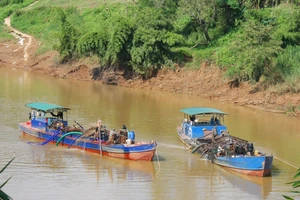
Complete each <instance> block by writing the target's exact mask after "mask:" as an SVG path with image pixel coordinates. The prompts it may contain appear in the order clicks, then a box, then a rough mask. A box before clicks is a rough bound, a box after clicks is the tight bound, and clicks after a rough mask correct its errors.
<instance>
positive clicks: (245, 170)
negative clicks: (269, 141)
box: [212, 156, 273, 177]
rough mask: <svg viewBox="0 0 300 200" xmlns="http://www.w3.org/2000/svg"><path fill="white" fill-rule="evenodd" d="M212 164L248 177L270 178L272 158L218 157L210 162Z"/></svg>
mask: <svg viewBox="0 0 300 200" xmlns="http://www.w3.org/2000/svg"><path fill="white" fill-rule="evenodd" d="M212 162H213V163H215V164H217V165H219V166H222V167H224V168H225V169H227V170H228V171H233V172H238V173H241V174H246V175H250V176H259V177H265V176H271V169H272V163H273V156H240V157H238V156H237V157H227V156H224V157H223V156H220V157H217V158H214V159H213V160H212Z"/></svg>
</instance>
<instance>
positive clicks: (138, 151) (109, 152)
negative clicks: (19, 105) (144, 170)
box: [19, 123, 157, 161]
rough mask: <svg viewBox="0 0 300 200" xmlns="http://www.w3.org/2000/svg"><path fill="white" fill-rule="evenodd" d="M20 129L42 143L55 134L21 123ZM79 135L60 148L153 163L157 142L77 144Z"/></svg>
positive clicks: (72, 136)
mask: <svg viewBox="0 0 300 200" xmlns="http://www.w3.org/2000/svg"><path fill="white" fill-rule="evenodd" d="M19 129H20V131H21V132H22V133H23V135H24V136H30V137H34V138H37V139H39V140H42V141H46V140H48V139H49V138H51V137H52V136H53V134H54V132H46V131H42V130H39V129H36V128H32V127H31V125H30V124H26V123H20V124H19ZM64 134H65V133H61V134H58V135H57V136H55V137H54V138H53V140H51V142H50V143H56V142H57V141H58V140H59V139H60V138H61V137H62V136H63V135H64ZM76 136H77V135H70V136H66V137H64V138H63V139H62V140H61V142H60V143H59V145H60V146H69V145H71V144H72V146H71V148H78V149H81V150H85V151H88V152H93V153H98V154H102V155H105V156H110V157H115V158H122V159H129V160H144V161H152V160H153V157H154V154H155V151H156V146H157V145H156V143H155V142H148V143H146V142H135V144H130V145H126V144H108V143H107V142H106V141H102V142H101V143H99V141H92V140H90V139H83V140H78V141H76V142H75V143H73V142H74V140H75V138H76Z"/></svg>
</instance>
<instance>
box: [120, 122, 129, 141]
mask: <svg viewBox="0 0 300 200" xmlns="http://www.w3.org/2000/svg"><path fill="white" fill-rule="evenodd" d="M127 138H128V130H127V127H126V126H125V124H123V126H122V129H120V143H121V144H124V143H126V140H127Z"/></svg>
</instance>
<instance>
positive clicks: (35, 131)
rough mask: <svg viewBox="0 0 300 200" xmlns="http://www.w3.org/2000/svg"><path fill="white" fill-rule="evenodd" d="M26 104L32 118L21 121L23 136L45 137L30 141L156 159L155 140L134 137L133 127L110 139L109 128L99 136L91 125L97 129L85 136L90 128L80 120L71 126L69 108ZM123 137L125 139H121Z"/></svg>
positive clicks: (127, 157) (132, 158)
mask: <svg viewBox="0 0 300 200" xmlns="http://www.w3.org/2000/svg"><path fill="white" fill-rule="evenodd" d="M26 106H27V107H29V108H31V112H30V113H29V121H27V122H22V123H19V129H20V131H21V132H22V133H23V135H24V136H30V137H34V138H37V139H39V140H42V141H41V142H30V144H36V145H46V144H48V143H56V145H62V146H68V147H69V148H70V147H72V148H78V149H82V150H85V151H89V152H94V153H98V154H102V155H107V156H110V157H116V158H123V159H129V160H145V161H152V160H153V157H154V154H155V151H156V147H157V144H156V142H154V141H151V142H141V141H135V136H134V132H133V131H127V130H126V136H125V134H124V135H120V134H119V133H116V134H115V135H116V136H117V138H118V139H117V140H109V138H108V137H105V136H108V135H109V133H110V131H109V130H106V129H105V132H101V130H100V131H99V135H98V137H97V138H96V137H95V130H96V129H95V128H94V129H90V130H92V131H93V132H94V136H86V135H85V133H86V132H87V130H84V129H83V127H81V125H80V124H78V123H77V125H78V126H79V127H78V126H77V127H75V126H74V125H73V126H69V122H68V120H66V118H67V111H68V110H70V109H69V108H65V107H63V106H58V105H55V104H49V103H43V102H34V103H29V104H26ZM56 113H57V114H56ZM121 138H123V139H124V138H125V139H124V140H121ZM128 139H129V140H128ZM128 141H129V142H128Z"/></svg>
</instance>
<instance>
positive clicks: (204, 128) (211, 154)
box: [177, 107, 273, 177]
mask: <svg viewBox="0 0 300 200" xmlns="http://www.w3.org/2000/svg"><path fill="white" fill-rule="evenodd" d="M180 111H181V112H183V113H184V119H183V121H182V123H181V126H179V127H177V133H178V136H179V139H180V140H181V141H182V142H183V143H184V144H185V145H187V146H188V147H189V148H190V149H192V153H194V152H197V153H199V154H201V156H200V157H201V158H202V157H204V158H207V159H208V160H210V161H211V162H213V163H215V164H217V165H219V166H222V167H224V168H226V169H227V170H229V171H232V172H238V173H241V174H246V175H250V176H258V177H265V176H271V170H272V163H273V156H272V155H266V154H265V153H262V152H259V151H257V150H255V149H254V146H253V143H251V142H248V141H247V140H244V139H241V138H238V137H235V136H233V135H231V134H229V131H228V130H227V127H226V126H225V125H224V116H225V115H228V114H227V113H225V112H223V111H220V110H218V109H215V108H206V107H191V108H184V109H181V110H180Z"/></svg>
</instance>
